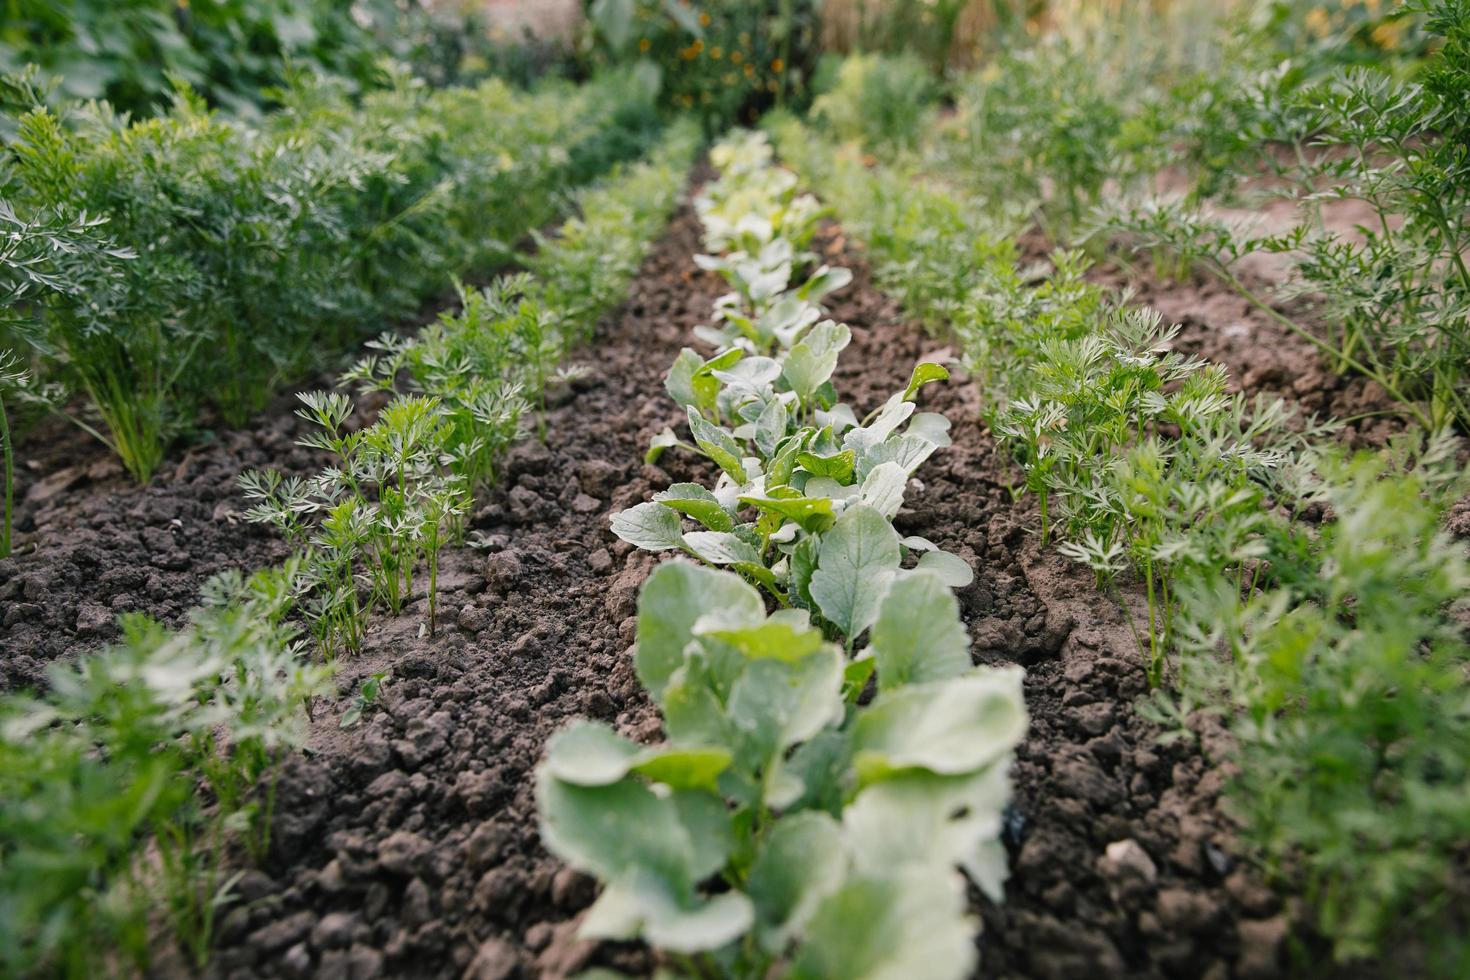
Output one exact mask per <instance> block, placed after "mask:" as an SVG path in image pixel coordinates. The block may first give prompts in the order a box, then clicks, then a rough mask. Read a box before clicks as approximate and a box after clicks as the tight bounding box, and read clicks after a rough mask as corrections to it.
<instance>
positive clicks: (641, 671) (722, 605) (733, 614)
mask: <svg viewBox="0 0 1470 980" xmlns="http://www.w3.org/2000/svg"><path fill="white" fill-rule="evenodd" d="M655 506H657V505H655ZM709 609H720V610H721V611H722V613H723V614H724V615H725V617H726V619H727V621H729V622H741V621H745V622H752V623H758V622H760V621H761V620H763V619H764V618H765V603H764V602H763V601H762V600H761V596H760V593H759V592H757V591H756V590H755V589H753V588H751V587H750V586H749V585H748V584H746V583H745V582H744V581H742V580H741V579H740V577H739V576H737V575H732V574H728V573H725V572H719V571H716V570H714V569H712V568H704V567H701V566H699V565H693V564H690V563H688V562H682V561H679V562H666V563H664V564H662V565H660V566H658V568H656V569H654V572H653V574H652V575H651V576H649V579H648V582H647V583H646V584H645V585H644V586H643V592H642V593H641V594H640V595H639V597H638V646H637V652H636V654H635V656H634V664H635V666H636V667H637V670H638V679H639V680H640V681H642V682H643V686H644V687H646V688H648V691H649V694H650V695H652V697H653V699H654V700H655V701H658V700H660V699H661V698H662V696H663V692H664V688H665V687H666V686H667V685H668V682H669V678H670V676H671V675H672V674H673V673H674V671H676V670H677V669H678V668H679V667H680V665H681V664H683V663H684V648H685V647H686V646H688V644H689V642H690V641H691V640H692V639H693V638H694V633H693V628H694V624H695V622H696V621H698V620H699V618H700V617H701V616H703V615H704V614H705V613H706V612H707V611H708V610H709Z"/></svg>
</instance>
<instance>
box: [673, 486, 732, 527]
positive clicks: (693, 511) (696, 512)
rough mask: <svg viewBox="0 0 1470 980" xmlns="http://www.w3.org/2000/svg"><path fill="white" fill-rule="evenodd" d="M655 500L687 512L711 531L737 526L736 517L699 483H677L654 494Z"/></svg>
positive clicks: (684, 512)
mask: <svg viewBox="0 0 1470 980" xmlns="http://www.w3.org/2000/svg"><path fill="white" fill-rule="evenodd" d="M653 500H654V502H655V503H659V504H663V505H664V506H665V507H668V508H670V509H672V510H676V511H678V512H679V513H681V514H687V515H688V516H690V517H692V518H694V519H695V520H696V521H698V522H699V523H701V524H703V525H704V526H705V527H707V528H709V529H710V530H711V531H729V530H731V529H732V528H734V527H735V519H734V518H733V517H731V516H730V514H729V513H728V512H727V511H726V510H725V508H724V507H722V506H720V501H719V499H718V498H716V497H715V495H714V494H712V493H710V492H709V491H708V490H706V489H705V488H704V487H702V486H700V485H699V484H697V483H675V484H674V485H673V486H671V487H669V488H668V489H667V490H664V491H662V492H661V493H656V494H654V495H653Z"/></svg>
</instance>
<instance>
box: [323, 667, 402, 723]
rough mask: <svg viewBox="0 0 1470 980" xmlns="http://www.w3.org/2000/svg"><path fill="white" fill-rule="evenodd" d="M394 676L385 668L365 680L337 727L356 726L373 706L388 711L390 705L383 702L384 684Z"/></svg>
mask: <svg viewBox="0 0 1470 980" xmlns="http://www.w3.org/2000/svg"><path fill="white" fill-rule="evenodd" d="M392 676H393V675H392V671H387V670H383V671H379V672H378V673H376V674H373V675H372V676H371V677H369V678H368V679H367V680H365V681H363V682H362V686H361V687H359V688H358V691H357V694H356V695H355V696H354V697H353V698H352V703H351V704H350V705H348V706H347V710H346V711H344V712H342V720H341V721H340V722H338V724H337V727H338V728H354V727H356V726H357V723H358V722H360V721H362V716H363V715H364V714H366V713H367V712H368V711H371V710H372V709H373V708H382V709H383V710H384V711H387V710H388V706H387V705H386V704H384V703H383V685H384V684H386V683H387V682H388V679H389V678H390V677H392ZM389 713H390V714H391V712H389Z"/></svg>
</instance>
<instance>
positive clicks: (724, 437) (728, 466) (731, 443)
mask: <svg viewBox="0 0 1470 980" xmlns="http://www.w3.org/2000/svg"><path fill="white" fill-rule="evenodd" d="M687 411H688V415H689V431H690V433H691V434H692V435H693V436H694V442H695V444H696V445H698V446H699V448H700V451H701V452H703V453H704V454H705V455H706V456H708V457H709V458H710V459H711V460H713V461H714V463H715V465H716V466H718V467H719V468H720V469H722V470H724V471H725V474H726V475H727V476H729V477H730V479H732V480H734V481H735V482H736V483H737V484H741V483H744V482H745V463H744V457H743V456H742V455H741V453H740V446H739V445H738V444H737V443H736V442H735V440H734V439H733V438H731V437H730V433H728V432H726V431H725V430H724V429H723V428H721V427H720V426H718V425H714V424H713V423H711V422H707V421H706V420H705V418H704V416H702V415H700V414H699V412H697V411H695V410H694V409H693V408H690V409H687Z"/></svg>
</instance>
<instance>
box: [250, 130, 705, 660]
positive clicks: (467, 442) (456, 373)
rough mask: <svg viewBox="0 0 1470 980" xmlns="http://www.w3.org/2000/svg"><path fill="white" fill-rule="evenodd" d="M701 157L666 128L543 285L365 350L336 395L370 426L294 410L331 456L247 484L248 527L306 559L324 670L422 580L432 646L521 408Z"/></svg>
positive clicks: (515, 279) (596, 202) (562, 244)
mask: <svg viewBox="0 0 1470 980" xmlns="http://www.w3.org/2000/svg"><path fill="white" fill-rule="evenodd" d="M696 142H697V134H696V133H695V131H694V130H693V129H692V128H691V127H690V126H688V125H683V126H675V127H673V128H672V129H671V131H670V133H669V136H668V138H667V139H666V140H665V141H664V142H663V143H661V144H660V146H659V147H658V148H657V149H656V150H655V151H654V153H653V154H652V155H651V157H650V159H649V161H647V162H646V163H643V164H639V165H638V166H636V167H634V168H632V169H630V170H628V171H627V172H624V173H620V174H617V175H615V176H614V177H613V178H612V179H610V180H609V181H608V182H607V183H606V184H605V185H602V186H600V187H597V188H594V189H592V190H590V191H589V192H588V193H586V194H584V195H583V196H582V197H581V200H580V204H581V209H582V215H581V216H580V217H578V218H574V219H570V220H569V221H568V222H566V224H565V225H564V226H563V234H562V235H560V236H558V237H556V238H554V239H547V240H545V241H544V242H543V244H542V248H541V250H540V253H539V256H538V258H537V259H536V260H535V262H534V266H535V268H536V270H537V272H538V273H542V274H544V276H545V278H541V277H540V276H538V275H529V274H528V275H516V276H509V277H504V278H502V279H501V280H499V281H497V282H496V283H495V284H493V285H492V286H490V287H489V288H487V289H485V290H482V291H479V292H469V291H467V290H464V289H463V288H461V290H460V293H461V297H462V299H463V308H462V310H461V311H460V312H459V313H457V314H453V315H449V314H446V315H443V316H441V317H440V318H439V320H438V321H437V322H436V323H434V324H430V325H429V326H427V327H425V328H424V330H423V331H422V332H421V333H420V334H419V335H418V336H416V337H414V338H412V339H402V338H398V337H396V336H394V335H392V334H385V335H383V337H381V338H380V339H379V340H378V341H376V342H374V343H372V344H370V345H369V346H370V349H372V350H373V351H374V352H375V353H372V354H369V355H368V356H367V357H365V358H363V359H361V360H360V361H359V362H358V363H357V364H356V365H354V366H353V368H352V369H351V370H350V371H348V372H347V373H346V375H345V376H344V378H343V381H344V383H351V384H356V385H358V386H360V387H362V388H365V389H367V390H370V391H380V392H387V393H389V394H390V395H391V398H390V400H389V401H388V403H387V404H386V405H385V406H384V407H383V408H382V409H381V410H380V412H379V414H378V418H377V421H376V422H374V423H373V424H372V425H371V426H368V427H367V428H357V427H354V425H353V424H352V416H353V405H352V402H351V400H350V398H349V397H348V396H347V395H346V394H343V393H340V392H316V393H309V394H305V395H302V396H300V397H301V400H302V401H303V403H304V405H305V407H304V408H302V409H298V411H297V414H298V415H300V416H301V417H302V418H304V419H306V420H308V421H309V422H312V423H313V424H314V425H316V426H317V427H318V429H319V430H320V431H317V432H313V433H312V434H311V435H310V436H308V437H306V438H305V439H303V440H302V444H303V445H305V446H308V447H310V448H314V449H319V450H323V451H325V452H327V453H329V454H331V455H332V456H333V457H334V460H335V462H334V464H333V465H331V466H329V467H328V468H326V469H325V470H323V471H322V472H321V473H320V474H318V475H317V476H315V477H313V478H311V479H301V478H294V477H293V478H285V477H282V476H281V475H280V474H279V473H276V472H272V471H252V472H248V473H245V474H242V475H241V477H240V480H239V485H240V487H241V489H242V490H243V491H244V493H245V496H246V497H247V499H250V500H252V501H255V503H254V504H253V506H252V507H251V508H250V510H249V511H248V512H247V514H246V518H247V519H248V520H250V521H252V522H256V523H262V524H269V525H271V526H273V527H275V528H276V529H278V530H279V531H281V532H282V533H283V534H284V535H285V536H286V538H287V539H288V540H289V541H290V542H291V543H292V544H293V545H294V546H295V547H297V548H299V549H301V552H302V554H303V555H304V560H305V570H304V572H303V575H302V578H301V591H302V597H303V599H304V600H305V602H304V609H305V613H306V617H307V620H308V622H309V623H310V624H311V628H312V632H313V634H314V636H315V638H316V640H317V643H318V645H319V647H320V649H321V652H322V654H323V656H324V657H326V656H332V655H333V654H335V653H336V652H337V651H338V650H339V649H341V650H346V651H349V652H355V651H358V650H360V649H361V646H362V642H363V639H364V636H365V632H366V617H367V615H368V613H369V612H370V611H371V610H372V609H373V608H374V607H381V608H384V609H386V610H388V611H389V612H390V613H392V614H394V615H397V614H398V613H399V612H400V611H401V610H402V608H403V605H404V603H405V602H406V601H407V598H408V597H409V596H410V595H411V594H412V593H413V591H414V587H413V583H414V575H415V573H416V570H417V569H418V568H419V567H420V566H421V565H422V566H424V567H425V570H426V573H427V579H428V580H427V589H426V592H427V596H428V602H427V605H428V609H427V623H426V627H427V629H428V631H429V633H430V634H431V635H432V634H433V632H434V630H435V628H436V612H437V604H438V562H439V553H440V551H441V550H442V549H443V547H444V546H445V545H446V544H447V543H449V542H450V541H459V540H462V539H463V531H464V527H463V523H464V514H465V512H466V510H467V509H468V507H469V503H470V498H471V495H472V494H473V493H474V491H475V490H476V489H478V488H480V487H482V486H484V485H485V484H487V483H489V482H491V481H492V480H493V479H494V477H495V472H496V469H495V467H496V465H497V463H498V461H499V459H500V457H501V455H502V454H503V453H504V451H505V450H506V449H507V448H508V447H509V446H510V445H511V443H512V442H513V441H514V440H515V439H517V438H519V437H520V436H521V435H522V434H523V427H522V425H521V417H522V414H523V413H524V412H525V410H526V409H527V407H528V404H529V399H535V400H536V401H541V402H543V404H544V401H543V399H544V393H545V389H546V386H547V384H548V383H550V382H551V381H552V380H553V375H552V372H553V369H554V366H555V363H556V361H557V360H559V359H560V357H561V356H562V355H563V354H565V353H566V351H567V350H568V349H569V348H570V346H571V345H572V344H574V343H576V342H578V341H580V340H581V339H582V338H583V337H584V336H585V335H586V334H587V333H588V332H589V331H590V329H591V326H592V323H593V322H594V321H595V318H596V317H597V316H598V315H600V314H601V312H602V311H603V310H605V309H606V308H607V307H608V306H609V305H610V304H611V303H612V302H613V297H614V294H615V291H617V290H621V289H624V288H626V285H627V282H628V280H629V279H630V278H631V277H632V275H633V273H634V272H635V271H636V266H637V262H638V260H639V258H640V257H641V255H642V253H643V251H644V250H645V249H646V248H647V246H648V243H649V241H650V240H651V239H652V237H653V235H654V234H655V232H656V229H657V228H658V227H660V226H661V225H662V223H663V221H664V220H666V218H667V215H668V213H669V212H670V211H671V210H672V208H673V204H674V201H675V200H676V198H677V195H678V192H679V188H680V186H681V185H680V181H681V178H682V176H683V173H684V169H685V168H686V167H687V166H688V164H689V162H690V160H691V158H692V156H693V154H694V149H695V146H696ZM593 255H600V256H605V261H600V262H595V263H594V262H592V261H591V260H590V256H593ZM363 587H365V591H366V595H365V596H364V595H363V594H362V591H363Z"/></svg>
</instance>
